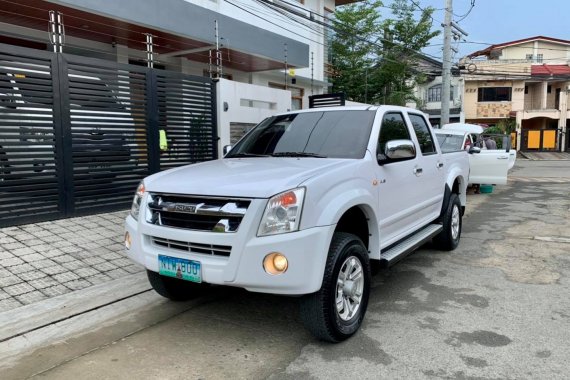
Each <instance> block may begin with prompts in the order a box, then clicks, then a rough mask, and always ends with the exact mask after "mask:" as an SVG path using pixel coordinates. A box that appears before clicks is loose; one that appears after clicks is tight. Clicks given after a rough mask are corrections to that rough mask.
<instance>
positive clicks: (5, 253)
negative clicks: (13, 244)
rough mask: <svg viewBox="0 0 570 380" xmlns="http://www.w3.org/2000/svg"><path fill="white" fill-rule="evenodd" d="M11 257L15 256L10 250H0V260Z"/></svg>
mask: <svg viewBox="0 0 570 380" xmlns="http://www.w3.org/2000/svg"><path fill="white" fill-rule="evenodd" d="M13 257H15V256H14V255H13V254H12V253H11V252H8V251H0V260H4V259H11V258H13Z"/></svg>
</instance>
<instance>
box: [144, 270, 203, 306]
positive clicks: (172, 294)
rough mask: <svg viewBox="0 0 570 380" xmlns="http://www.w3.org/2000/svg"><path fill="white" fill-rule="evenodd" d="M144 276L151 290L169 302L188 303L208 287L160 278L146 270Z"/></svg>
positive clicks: (158, 275) (172, 278)
mask: <svg viewBox="0 0 570 380" xmlns="http://www.w3.org/2000/svg"><path fill="white" fill-rule="evenodd" d="M146 274H147V276H148V280H149V282H150V285H151V286H152V288H153V289H154V290H155V291H156V292H157V293H158V294H160V295H161V296H163V297H165V298H168V299H169V300H171V301H188V300H191V299H193V298H196V297H198V296H201V295H203V294H204V293H205V291H206V289H207V287H208V285H206V284H197V283H194V282H190V281H186V280H179V279H177V278H174V277H166V276H161V275H160V274H158V273H156V272H153V271H150V270H147V271H146Z"/></svg>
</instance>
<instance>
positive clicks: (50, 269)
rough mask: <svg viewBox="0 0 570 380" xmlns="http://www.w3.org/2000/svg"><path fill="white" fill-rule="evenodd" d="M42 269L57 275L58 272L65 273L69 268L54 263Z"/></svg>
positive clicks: (51, 274)
mask: <svg viewBox="0 0 570 380" xmlns="http://www.w3.org/2000/svg"><path fill="white" fill-rule="evenodd" d="M40 270H41V271H42V272H44V273H45V274H48V275H50V276H55V275H56V274H60V273H65V272H67V271H68V269H67V268H64V267H63V266H61V265H53V266H51V267H46V268H41V269H40Z"/></svg>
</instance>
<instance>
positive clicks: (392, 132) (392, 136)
mask: <svg viewBox="0 0 570 380" xmlns="http://www.w3.org/2000/svg"><path fill="white" fill-rule="evenodd" d="M391 140H410V133H409V132H408V127H407V126H406V122H405V121H404V117H403V116H402V114H401V113H395V112H391V113H386V114H385V115H384V118H383V119H382V126H381V127H380V136H379V137H378V150H377V153H378V154H382V155H383V154H384V151H385V149H386V143H387V142H388V141H391Z"/></svg>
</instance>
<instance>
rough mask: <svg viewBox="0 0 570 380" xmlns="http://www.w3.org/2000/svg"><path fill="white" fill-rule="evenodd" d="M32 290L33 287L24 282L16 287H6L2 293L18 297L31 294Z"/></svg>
mask: <svg viewBox="0 0 570 380" xmlns="http://www.w3.org/2000/svg"><path fill="white" fill-rule="evenodd" d="M33 290H34V287H33V286H31V285H29V284H27V283H25V282H22V283H20V284H16V285H10V286H6V287H5V288H4V291H5V292H6V293H8V294H9V295H11V296H19V295H20V294H24V293H29V292H32V291H33Z"/></svg>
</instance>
